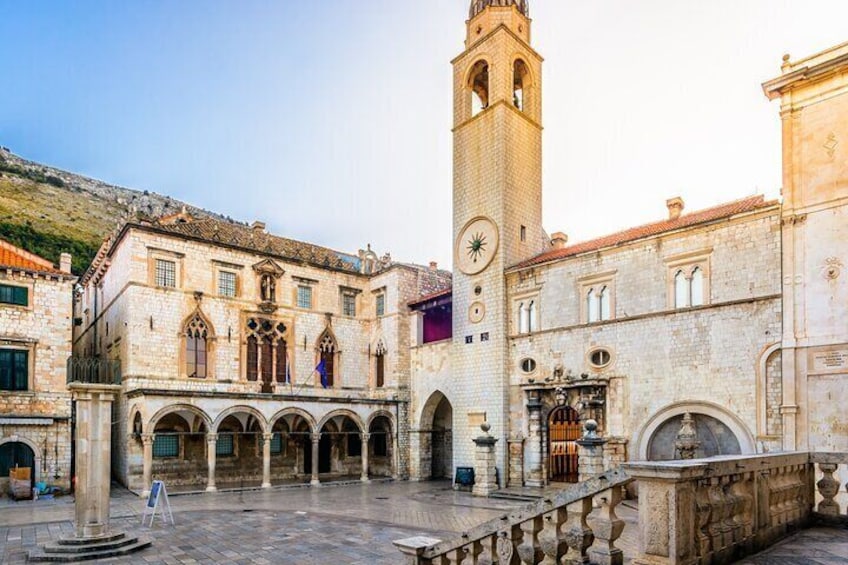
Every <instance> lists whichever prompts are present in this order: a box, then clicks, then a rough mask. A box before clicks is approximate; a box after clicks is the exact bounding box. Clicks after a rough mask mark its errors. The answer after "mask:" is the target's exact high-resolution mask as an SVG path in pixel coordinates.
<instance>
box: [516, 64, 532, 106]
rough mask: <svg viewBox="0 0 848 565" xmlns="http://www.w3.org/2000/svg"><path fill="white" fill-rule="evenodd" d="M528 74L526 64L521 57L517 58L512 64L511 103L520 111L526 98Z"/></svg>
mask: <svg viewBox="0 0 848 565" xmlns="http://www.w3.org/2000/svg"><path fill="white" fill-rule="evenodd" d="M529 75H530V72H529V71H528V69H527V64H526V63H525V62H524V61H522V60H521V59H517V60H516V61H515V63H513V66H512V77H513V78H512V103H513V105H514V106H515V107H516V108H518V109H519V110H521V111H522V112H523V111H524V110H525V104H526V100H527V91H528V89H527V86H528V85H529Z"/></svg>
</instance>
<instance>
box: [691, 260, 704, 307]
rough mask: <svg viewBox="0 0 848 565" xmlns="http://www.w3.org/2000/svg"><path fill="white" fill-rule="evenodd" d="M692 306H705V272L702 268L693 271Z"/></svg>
mask: <svg viewBox="0 0 848 565" xmlns="http://www.w3.org/2000/svg"><path fill="white" fill-rule="evenodd" d="M689 296H690V304H691V305H692V306H703V304H704V271H703V270H701V268H700V267H695V268H694V269H693V270H692V280H691V281H690V285H689Z"/></svg>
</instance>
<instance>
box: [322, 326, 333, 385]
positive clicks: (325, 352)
mask: <svg viewBox="0 0 848 565" xmlns="http://www.w3.org/2000/svg"><path fill="white" fill-rule="evenodd" d="M318 353H319V355H320V361H321V363H323V364H324V371H325V372H326V373H327V386H328V387H332V386H333V385H334V384H335V377H336V372H335V371H336V363H335V357H336V342H335V340H334V339H333V336H331V335H330V334H329V333H327V332H325V333H324V335H323V337H322V338H321V341H320V342H319V344H318Z"/></svg>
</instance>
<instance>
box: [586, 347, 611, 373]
mask: <svg viewBox="0 0 848 565" xmlns="http://www.w3.org/2000/svg"><path fill="white" fill-rule="evenodd" d="M610 361H612V355H610V352H609V351H608V350H606V349H596V350H594V351H592V352H591V353H589V363H591V364H592V366H593V367H595V368H601V367H606V366H607V365H609V364H610Z"/></svg>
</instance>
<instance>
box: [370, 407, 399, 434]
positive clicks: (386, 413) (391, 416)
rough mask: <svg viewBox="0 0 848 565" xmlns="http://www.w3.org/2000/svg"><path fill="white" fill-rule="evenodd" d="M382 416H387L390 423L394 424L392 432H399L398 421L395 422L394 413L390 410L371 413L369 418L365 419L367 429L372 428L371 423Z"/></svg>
mask: <svg viewBox="0 0 848 565" xmlns="http://www.w3.org/2000/svg"><path fill="white" fill-rule="evenodd" d="M380 417H383V418H386V419H387V420H388V421H389V424H391V426H392V433H397V423H396V422H395V417H394V414H392V413H391V412H389V411H388V410H377V411H376V412H372V413H371V414H369V415H368V418H367V419H366V420H365V429H366V430H370V429H371V424H372V423H373V422H374V420H376V419H377V418H380Z"/></svg>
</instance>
